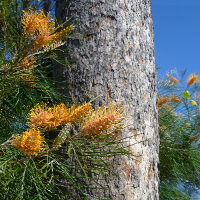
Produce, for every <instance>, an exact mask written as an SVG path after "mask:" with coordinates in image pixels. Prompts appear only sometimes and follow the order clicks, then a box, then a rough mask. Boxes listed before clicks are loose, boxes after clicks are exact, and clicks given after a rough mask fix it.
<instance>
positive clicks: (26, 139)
mask: <svg viewBox="0 0 200 200" xmlns="http://www.w3.org/2000/svg"><path fill="white" fill-rule="evenodd" d="M11 144H12V145H13V146H15V147H16V148H17V149H19V150H21V151H23V152H25V153H26V154H29V155H37V154H38V153H39V152H40V151H43V150H44V148H43V146H44V140H43V137H42V136H41V135H40V131H39V130H37V129H34V128H32V129H28V130H26V131H25V132H23V133H22V136H19V135H18V136H16V137H15V138H14V139H13V140H12V142H11Z"/></svg>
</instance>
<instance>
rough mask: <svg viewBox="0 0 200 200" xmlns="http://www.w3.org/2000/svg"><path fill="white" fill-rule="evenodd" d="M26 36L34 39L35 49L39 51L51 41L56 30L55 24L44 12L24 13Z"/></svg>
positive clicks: (23, 23)
mask: <svg viewBox="0 0 200 200" xmlns="http://www.w3.org/2000/svg"><path fill="white" fill-rule="evenodd" d="M21 22H22V26H23V28H24V32H25V35H27V36H29V37H31V38H32V39H34V43H33V47H34V49H35V50H38V49H40V48H42V47H43V46H45V45H46V44H47V43H48V42H49V41H50V35H51V33H52V32H53V31H54V30H55V23H54V22H53V21H52V19H51V17H50V16H46V15H45V14H44V12H43V11H40V13H37V11H34V10H33V9H30V10H29V11H28V12H24V13H23V15H22V18H21Z"/></svg>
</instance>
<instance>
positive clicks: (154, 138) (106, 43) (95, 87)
mask: <svg viewBox="0 0 200 200" xmlns="http://www.w3.org/2000/svg"><path fill="white" fill-rule="evenodd" d="M64 2H65V1H62V0H58V1H57V6H59V5H62V6H59V7H57V11H56V13H57V17H59V16H60V15H61V14H62V15H63V12H66V10H65V9H66V8H65V6H64V4H62V3H64ZM67 4H68V5H67V6H68V8H67V9H68V11H69V13H70V15H71V16H72V17H73V20H74V24H75V26H76V30H77V31H78V32H79V33H81V34H82V36H83V38H82V39H80V40H73V41H72V42H71V43H70V44H71V45H72V46H73V48H74V49H73V52H72V53H73V56H74V57H75V58H77V59H78V60H77V62H76V63H75V64H73V66H72V67H71V68H70V69H68V70H66V71H65V72H63V73H64V74H65V75H66V79H67V80H68V81H69V82H70V85H71V95H72V98H73V99H75V100H76V101H81V102H83V101H84V100H85V99H87V98H88V97H89V98H92V97H97V99H96V104H97V105H101V104H103V103H105V102H107V101H108V99H110V100H112V101H114V102H120V103H121V104H122V105H123V106H127V110H128V111H127V114H128V116H129V117H128V118H127V119H126V120H125V122H124V123H125V125H127V126H126V128H125V129H124V131H123V133H122V135H123V137H130V138H129V139H128V140H127V143H128V146H129V147H128V150H129V151H131V152H132V153H133V154H134V155H135V157H134V158H135V159H130V158H127V157H121V158H120V159H118V160H117V161H116V163H115V165H116V166H115V170H116V172H117V173H118V174H119V178H115V179H112V178H110V180H108V181H107V182H108V185H109V192H106V191H105V192H102V191H100V192H98V191H96V194H95V195H96V198H94V199H98V198H97V197H102V198H105V199H113V200H157V199H159V189H158V188H159V172H158V163H159V159H158V151H159V150H158V149H159V136H158V118H157V105H156V102H157V92H156V72H155V56H154V43H153V22H152V13H151V2H150V0H69V1H68V3H67Z"/></svg>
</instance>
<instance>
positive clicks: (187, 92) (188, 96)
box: [182, 90, 190, 99]
mask: <svg viewBox="0 0 200 200" xmlns="http://www.w3.org/2000/svg"><path fill="white" fill-rule="evenodd" d="M182 93H183V96H184V97H185V98H186V99H190V92H189V91H188V90H184V91H183V92H182Z"/></svg>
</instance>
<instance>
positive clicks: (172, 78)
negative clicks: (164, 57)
mask: <svg viewBox="0 0 200 200" xmlns="http://www.w3.org/2000/svg"><path fill="white" fill-rule="evenodd" d="M168 77H169V79H170V80H171V81H172V82H174V83H178V82H179V80H178V79H176V78H175V77H173V76H170V75H168Z"/></svg>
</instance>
